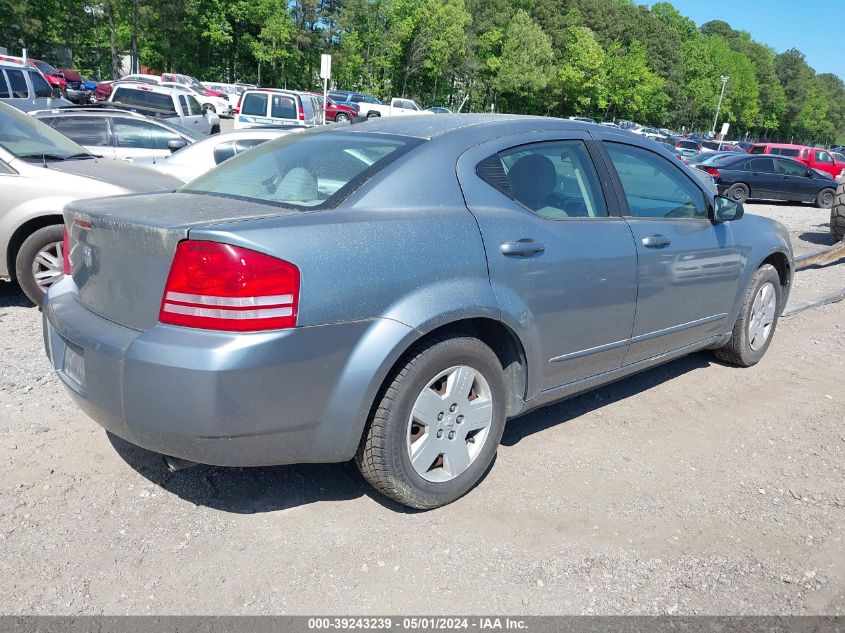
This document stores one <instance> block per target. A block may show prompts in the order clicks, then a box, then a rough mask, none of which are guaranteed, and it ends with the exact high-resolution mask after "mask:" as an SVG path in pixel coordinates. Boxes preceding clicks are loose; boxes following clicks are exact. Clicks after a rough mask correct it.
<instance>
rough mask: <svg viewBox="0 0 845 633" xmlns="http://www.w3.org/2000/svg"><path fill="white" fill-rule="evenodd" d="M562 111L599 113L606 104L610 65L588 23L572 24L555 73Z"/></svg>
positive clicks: (556, 93) (557, 96) (558, 102)
mask: <svg viewBox="0 0 845 633" xmlns="http://www.w3.org/2000/svg"><path fill="white" fill-rule="evenodd" d="M554 89H555V95H556V99H557V105H558V107H559V110H560V112H561V113H562V114H589V115H598V114H599V113H602V112H604V110H605V108H606V107H607V65H606V55H605V52H604V49H603V48H602V47H601V44H599V42H598V40H597V39H596V36H595V33H593V31H592V30H591V29H589V28H587V27H586V26H571V27H569V29H568V30H567V34H566V46H565V48H564V49H563V54H562V55H561V56H560V58H559V59H558V62H557V70H556V72H555V75H554Z"/></svg>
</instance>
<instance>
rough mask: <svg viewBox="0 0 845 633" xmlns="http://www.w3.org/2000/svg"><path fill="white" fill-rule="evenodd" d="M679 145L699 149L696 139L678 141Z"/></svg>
mask: <svg viewBox="0 0 845 633" xmlns="http://www.w3.org/2000/svg"><path fill="white" fill-rule="evenodd" d="M678 147H682V148H684V149H694V150H698V143H696V142H695V141H678Z"/></svg>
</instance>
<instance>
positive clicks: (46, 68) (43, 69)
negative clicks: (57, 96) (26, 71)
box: [32, 61, 59, 75]
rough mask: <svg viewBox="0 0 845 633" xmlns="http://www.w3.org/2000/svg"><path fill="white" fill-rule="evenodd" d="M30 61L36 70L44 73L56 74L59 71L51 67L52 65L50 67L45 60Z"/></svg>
mask: <svg viewBox="0 0 845 633" xmlns="http://www.w3.org/2000/svg"><path fill="white" fill-rule="evenodd" d="M32 63H33V64H35V67H36V68H37V69H38V70H40V71H41V72H42V73H44V74H45V75H56V74H58V72H59V71H58V70H56V69H55V68H53V67H52V66H51V65H50V64H48V63H47V62H41V61H38V62H32Z"/></svg>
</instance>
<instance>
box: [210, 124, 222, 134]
mask: <svg viewBox="0 0 845 633" xmlns="http://www.w3.org/2000/svg"><path fill="white" fill-rule="evenodd" d="M211 133H212V134H220V126H219V125H215V126H214V127H212V128H211Z"/></svg>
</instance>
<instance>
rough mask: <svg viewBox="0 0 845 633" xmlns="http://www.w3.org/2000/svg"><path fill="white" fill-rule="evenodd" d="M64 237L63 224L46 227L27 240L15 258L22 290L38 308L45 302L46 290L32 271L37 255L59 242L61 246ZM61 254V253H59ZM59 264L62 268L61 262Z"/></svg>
mask: <svg viewBox="0 0 845 633" xmlns="http://www.w3.org/2000/svg"><path fill="white" fill-rule="evenodd" d="M63 236H64V227H63V226H62V225H61V224H53V225H51V226H45V227H43V228H40V229H38V230H37V231H35V233H33V234H32V235H30V236H29V237H28V238H26V239H25V240H24V242H23V244H21V247H20V248H19V249H18V254H17V257H16V258H15V274H16V276H17V280H18V283H19V284H20V286H21V290H23V292H24V294H25V295H26V296H27V297H28V298H29V300H30V301H32V302H33V303H34V304H35V305H37V306H40V305H41V303H42V302H43V301H44V293H45V290H44V289H43V288H42V287H41V286H39V285H38V282H36V281H35V275H34V273H33V271H32V266H33V262H34V261H35V257H36V255H38V253H39V252H41V251H42V250H44V249H46V248H48V247H49V246H50V245H51V244H55V243H57V242H58V243H59V244H61V242H62V237H63ZM60 253H61V251H59V254H60ZM58 264H59V266H61V261H60V262H58ZM60 278H61V277H59V279H60ZM56 281H58V279H56Z"/></svg>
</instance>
